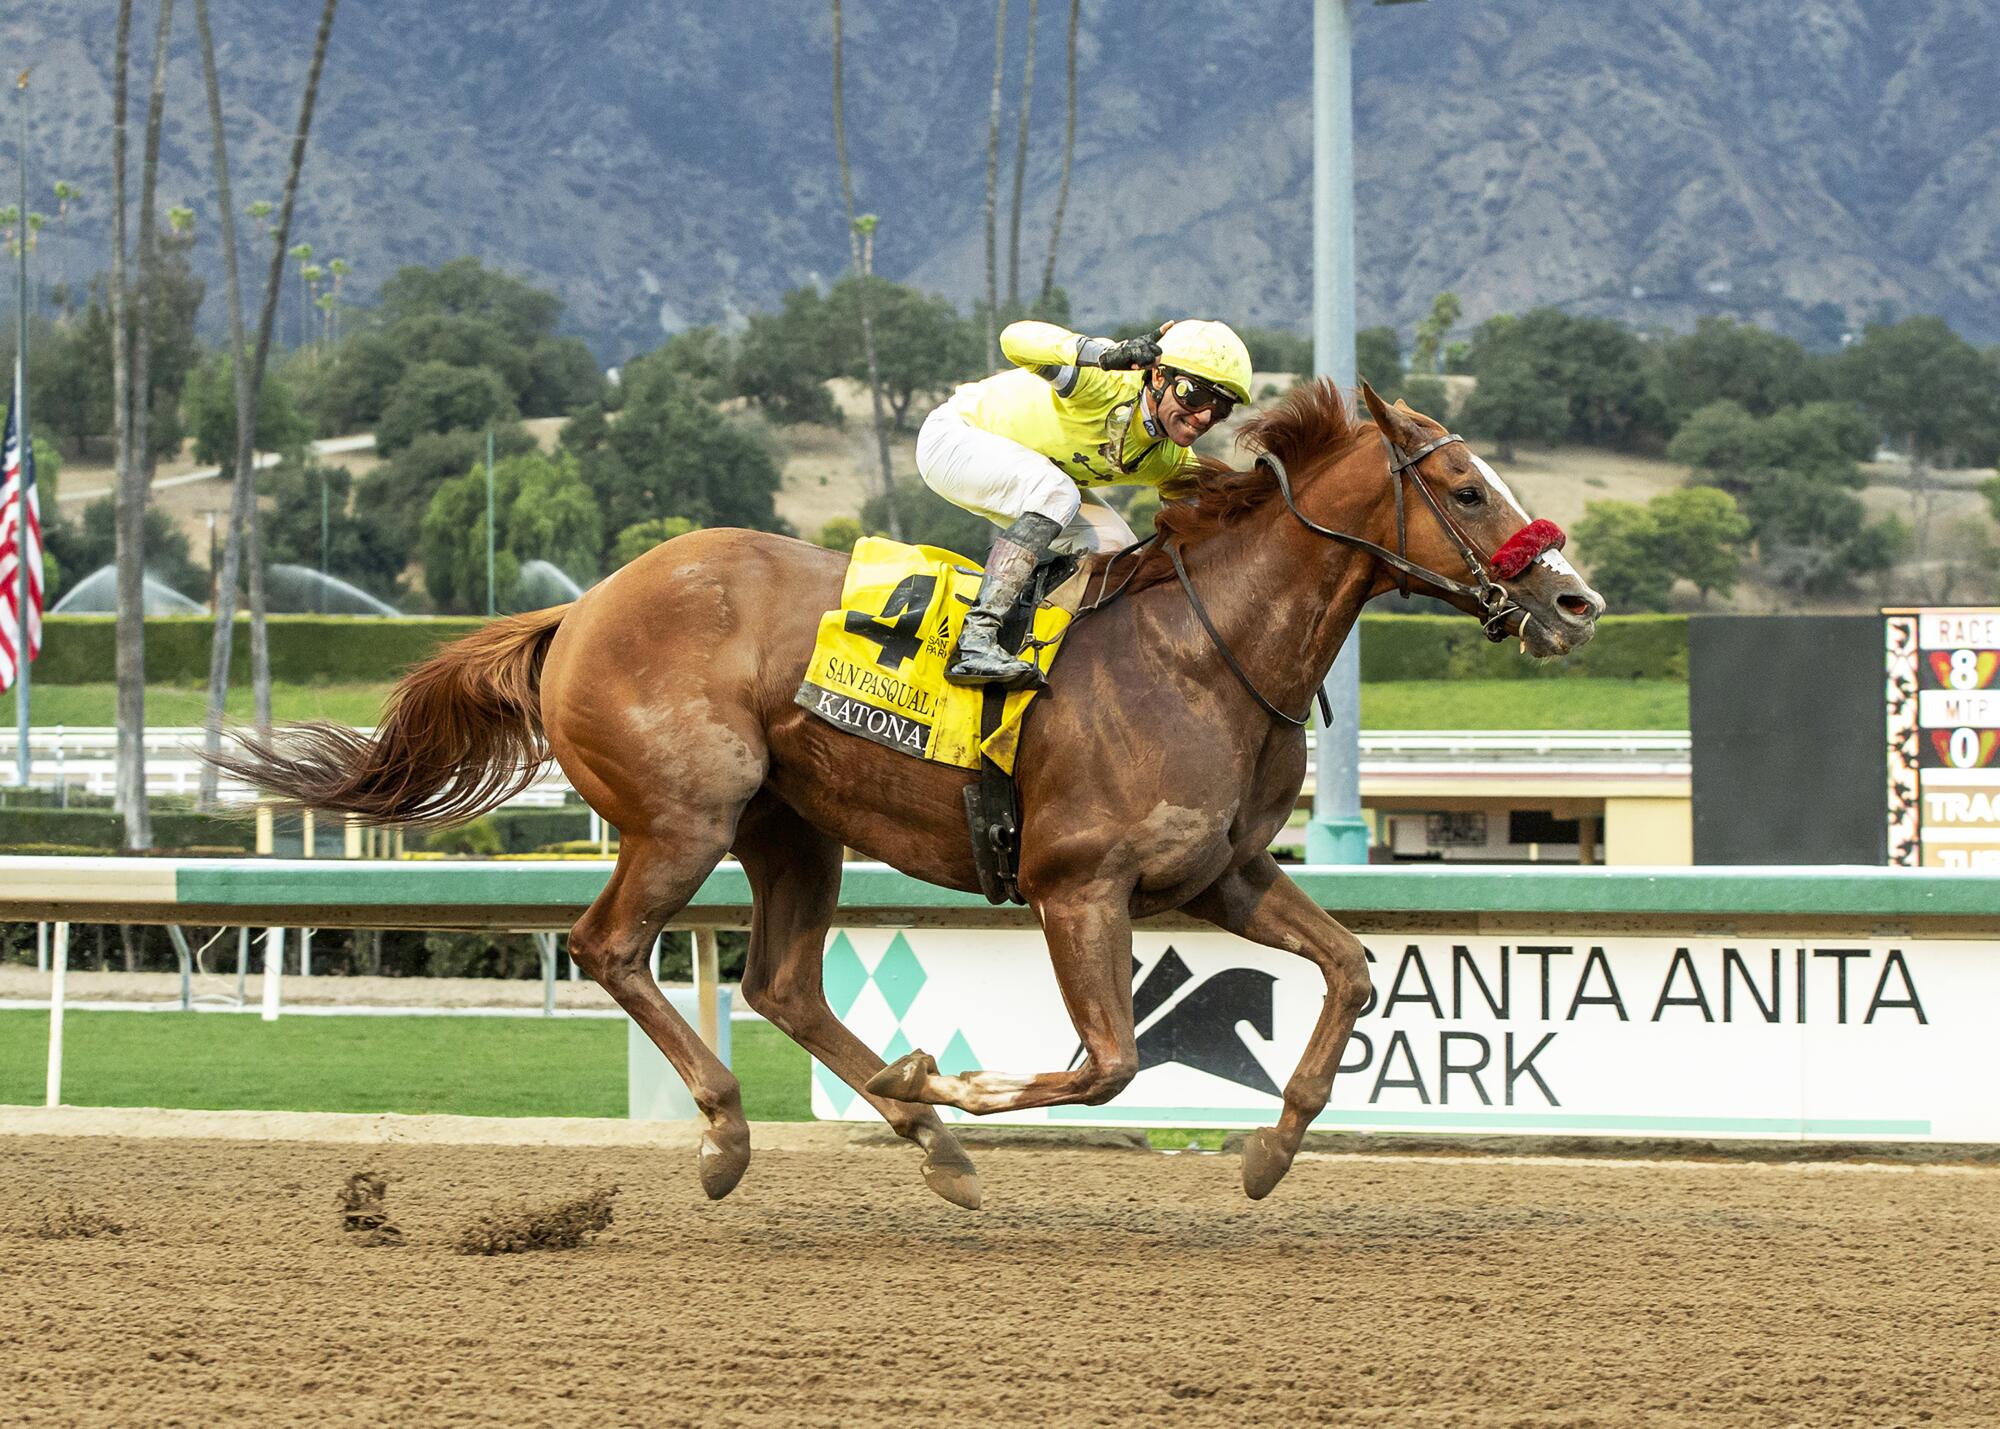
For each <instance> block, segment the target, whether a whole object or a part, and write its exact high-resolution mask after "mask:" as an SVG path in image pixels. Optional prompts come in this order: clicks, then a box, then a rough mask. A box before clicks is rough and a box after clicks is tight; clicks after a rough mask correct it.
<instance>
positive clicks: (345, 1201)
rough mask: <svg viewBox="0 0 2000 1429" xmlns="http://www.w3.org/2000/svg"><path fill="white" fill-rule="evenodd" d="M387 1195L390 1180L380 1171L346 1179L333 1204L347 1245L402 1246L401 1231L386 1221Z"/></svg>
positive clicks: (355, 1174) (362, 1172)
mask: <svg viewBox="0 0 2000 1429" xmlns="http://www.w3.org/2000/svg"><path fill="white" fill-rule="evenodd" d="M388 1196H389V1178H388V1177H387V1176H384V1175H382V1174H381V1172H379V1171H356V1172H354V1173H353V1174H352V1175H350V1176H349V1177H348V1178H347V1184H346V1185H345V1186H343V1187H341V1188H340V1193H339V1195H337V1196H335V1197H334V1204H336V1205H338V1206H339V1207H340V1215H341V1229H342V1230H344V1231H345V1232H346V1233H347V1240H348V1244H350V1245H359V1246H376V1245H401V1244H402V1243H403V1232H402V1229H401V1228H400V1227H399V1226H397V1224H396V1223H395V1222H394V1221H392V1220H390V1219H389V1208H388V1206H387V1205H386V1204H385V1202H386V1201H387V1200H388Z"/></svg>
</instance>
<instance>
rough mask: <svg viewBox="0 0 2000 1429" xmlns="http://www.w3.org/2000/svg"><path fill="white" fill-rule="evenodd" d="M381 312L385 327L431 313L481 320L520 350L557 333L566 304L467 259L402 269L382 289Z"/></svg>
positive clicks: (378, 312)
mask: <svg viewBox="0 0 2000 1429" xmlns="http://www.w3.org/2000/svg"><path fill="white" fill-rule="evenodd" d="M375 311H376V316H377V318H378V319H379V321H380V322H381V323H382V324H383V325H384V326H385V327H394V326H396V325H397V324H398V323H400V322H401V321H403V320H404V319H406V318H411V317H415V316H418V315H420V314H425V313H447V314H453V315H456V316H459V317H467V318H477V319H480V320H482V321H485V322H490V323H493V324H495V325H496V326H498V327H499V328H500V330H501V331H502V332H504V333H505V334H506V335H507V336H508V338H509V339H511V340H512V341H513V342H514V343H515V344H516V345H518V346H521V347H530V346H533V345H534V343H535V342H536V341H538V340H539V339H541V338H543V337H546V336H548V335H550V334H552V333H553V332H554V331H555V326H556V320H557V319H558V318H560V317H561V316H562V299H560V298H558V297H557V296H556V295H555V294H554V293H548V292H544V291H542V290H541V289H540V288H536V287H533V286H531V285H530V284H528V283H525V282H523V281H522V280H521V279H519V278H515V277H512V276H510V275H508V274H506V273H502V272H500V271H498V270H497V269H493V268H488V267H486V266H485V265H484V264H483V263H481V262H480V261H479V260H478V259H477V258H471V257H466V258H454V259H452V260H451V261H450V262H448V263H443V264H440V265H439V266H437V267H436V268H422V267H416V266H410V267H404V268H398V269H397V270H396V272H395V274H394V275H393V276H392V277H390V278H389V279H388V281H387V282H385V283H383V284H382V291H381V293H380V294H378V295H377V298H376V304H375Z"/></svg>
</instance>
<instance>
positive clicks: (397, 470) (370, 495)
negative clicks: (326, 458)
mask: <svg viewBox="0 0 2000 1429" xmlns="http://www.w3.org/2000/svg"><path fill="white" fill-rule="evenodd" d="M534 450H536V446H535V439H534V438H533V437H531V436H529V435H528V433H527V431H526V430H525V429H524V428H522V427H521V426H520V425H519V424H518V423H508V424H506V425H504V426H498V427H495V428H493V455H494V459H495V460H496V461H498V460H502V459H504V458H506V457H510V456H516V455H518V454H520V453H522V452H526V451H534ZM485 461H486V433H485V432H471V431H458V432H424V433H421V434H420V435H418V436H417V437H416V438H415V439H414V440H413V441H411V443H410V444H409V445H408V446H406V447H404V448H403V449H402V450H401V451H399V452H397V453H396V454H395V455H394V456H392V457H390V458H389V459H388V460H387V461H385V462H383V463H382V464H381V465H380V466H378V467H376V468H375V469H374V470H373V471H371V472H369V473H368V474H367V475H366V476H364V477H362V478H361V479H360V483H359V489H358V492H357V494H356V498H355V500H356V504H357V505H358V506H360V507H362V508H365V509H366V510H368V511H371V512H378V513H380V514H381V516H382V519H383V520H384V521H385V522H386V523H387V524H388V528H389V530H390V531H391V532H395V533H404V534H402V535H401V537H400V539H401V540H402V541H403V543H404V549H405V550H406V551H413V550H414V549H415V546H416V540H417V530H418V527H419V526H421V525H422V524H423V519H424V512H425V511H427V510H429V509H430V503H431V497H432V496H433V495H434V494H435V493H436V491H437V489H438V487H439V486H441V485H443V484H444V483H445V482H447V481H449V480H451V479H452V478H454V477H457V476H462V475H464V474H465V473H466V472H468V471H470V470H472V468H473V467H475V466H478V467H480V468H481V470H484V467H485Z"/></svg>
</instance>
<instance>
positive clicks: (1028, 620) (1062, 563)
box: [965, 555, 1082, 904]
mask: <svg viewBox="0 0 2000 1429" xmlns="http://www.w3.org/2000/svg"><path fill="white" fill-rule="evenodd" d="M1081 565H1082V562H1080V561H1079V560H1078V559H1077V558H1076V557H1075V556H1071V555H1055V556H1050V557H1047V558H1045V559H1044V560H1043V561H1042V563H1041V564H1040V565H1038V566H1036V567H1035V573H1034V575H1033V576H1032V577H1030V578H1029V580H1028V584H1027V586H1026V588H1025V589H1023V590H1022V592H1021V598H1020V599H1019V600H1018V601H1016V602H1015V604H1014V608H1013V609H1012V610H1010V611H1009V612H1008V613H1007V617H1006V619H1004V620H1002V621H1001V622H1000V644H1001V647H1002V648H1003V649H1005V650H1006V651H1007V653H1008V654H1010V655H1018V654H1020V653H1021V647H1022V646H1023V645H1024V644H1026V643H1027V640H1028V633H1029V631H1030V630H1031V629H1033V627H1034V619H1035V612H1036V610H1038V609H1039V608H1040V607H1041V605H1042V604H1043V602H1044V601H1050V600H1051V599H1052V598H1053V597H1054V595H1055V592H1056V591H1057V590H1058V589H1060V588H1061V587H1062V586H1063V585H1065V584H1066V583H1067V582H1068V581H1069V580H1070V579H1071V578H1072V577H1074V576H1075V575H1076V573H1077V571H1078V570H1079V569H1080V568H1081ZM1007 693H1008V692H1007V691H1006V690H1004V689H1002V688H1001V687H1000V686H998V685H988V686H986V687H985V689H984V690H983V691H982V700H981V703H980V709H979V733H980V737H981V740H982V742H984V741H985V740H988V739H990V738H991V737H992V736H993V735H994V734H995V733H997V732H998V731H999V729H1000V725H1001V721H1002V718H1003V717H1004V714H1005V711H1006V705H1007ZM1010 762H1011V761H1010ZM965 820H966V823H967V825H968V826H969V827H970V828H971V830H972V862H973V867H974V868H976V869H977V870H978V873H979V891H980V892H981V893H983V894H985V895H986V901H987V902H988V903H995V904H999V903H1026V902H1027V900H1026V899H1025V898H1023V897H1022V896H1021V888H1020V869H1021V814H1020V791H1019V790H1018V789H1017V788H1016V787H1015V785H1014V776H1013V774H1012V772H1010V771H1009V770H1007V769H1003V768H1001V767H1000V766H999V765H998V764H996V763H994V762H993V759H992V757H991V756H990V755H987V754H983V753H982V754H981V755H980V759H979V778H978V779H977V780H976V781H975V782H973V783H971V784H968V785H966V787H965Z"/></svg>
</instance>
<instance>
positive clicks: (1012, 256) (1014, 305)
mask: <svg viewBox="0 0 2000 1429" xmlns="http://www.w3.org/2000/svg"><path fill="white" fill-rule="evenodd" d="M1040 3H1041V0H1028V48H1027V51H1026V53H1025V54H1024V55H1023V56H1022V59H1021V131H1020V137H1019V138H1017V139H1016V140H1015V141H1014V218H1013V227H1012V230H1011V231H1010V232H1009V233H1008V235H1007V310H1008V311H1009V312H1018V311H1019V310H1020V307H1021V182H1022V180H1023V179H1024V178H1025V177H1026V176H1027V172H1028V100H1029V97H1030V96H1031V95H1033V93H1034V92H1035V8H1036V6H1037V5H1039V4H1040Z"/></svg>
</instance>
